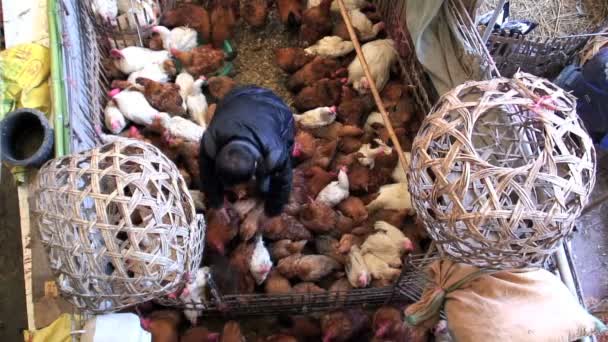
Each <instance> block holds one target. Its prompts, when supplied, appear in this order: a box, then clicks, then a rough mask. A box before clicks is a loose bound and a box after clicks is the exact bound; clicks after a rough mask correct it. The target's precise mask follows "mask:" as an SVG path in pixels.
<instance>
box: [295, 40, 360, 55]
mask: <svg viewBox="0 0 608 342" xmlns="http://www.w3.org/2000/svg"><path fill="white" fill-rule="evenodd" d="M354 49H355V46H354V45H353V43H352V42H351V41H349V40H343V39H342V38H340V37H338V36H327V37H323V38H321V39H320V40H319V41H317V42H316V43H315V44H314V45H311V46H309V47H308V48H306V49H305V50H304V51H306V52H307V53H309V54H313V55H317V56H323V57H334V58H335V57H342V56H345V55H348V54H349V53H351V52H353V50H354Z"/></svg>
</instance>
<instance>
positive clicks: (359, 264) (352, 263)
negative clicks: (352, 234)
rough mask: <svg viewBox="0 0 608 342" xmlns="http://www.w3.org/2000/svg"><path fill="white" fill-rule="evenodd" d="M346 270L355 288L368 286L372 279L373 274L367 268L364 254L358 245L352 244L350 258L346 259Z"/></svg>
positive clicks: (349, 280)
mask: <svg viewBox="0 0 608 342" xmlns="http://www.w3.org/2000/svg"><path fill="white" fill-rule="evenodd" d="M345 270H346V276H347V278H348V282H349V283H350V284H351V285H352V286H353V287H354V288H364V287H367V286H369V284H370V282H371V281H372V278H371V274H370V272H369V270H368V269H367V265H366V264H365V260H364V259H363V254H361V250H360V249H359V247H358V246H352V248H351V249H350V252H349V253H348V258H347V259H346V265H345Z"/></svg>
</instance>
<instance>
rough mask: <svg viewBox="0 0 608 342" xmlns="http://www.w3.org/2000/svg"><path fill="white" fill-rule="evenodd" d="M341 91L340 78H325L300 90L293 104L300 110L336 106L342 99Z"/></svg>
mask: <svg viewBox="0 0 608 342" xmlns="http://www.w3.org/2000/svg"><path fill="white" fill-rule="evenodd" d="M341 93H342V82H341V81H340V80H330V79H326V78H324V79H321V80H319V81H318V82H315V83H314V84H312V85H310V86H307V87H304V88H303V89H302V90H300V92H299V93H298V94H297V95H296V97H295V98H294V102H293V106H294V107H296V109H297V110H299V111H306V110H312V109H314V108H317V107H326V106H334V105H336V104H338V102H339V101H340V94H341Z"/></svg>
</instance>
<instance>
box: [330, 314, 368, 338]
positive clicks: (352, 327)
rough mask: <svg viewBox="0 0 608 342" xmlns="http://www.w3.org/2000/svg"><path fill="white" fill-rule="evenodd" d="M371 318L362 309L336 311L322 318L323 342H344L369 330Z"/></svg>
mask: <svg viewBox="0 0 608 342" xmlns="http://www.w3.org/2000/svg"><path fill="white" fill-rule="evenodd" d="M369 324H370V322H369V317H368V316H367V314H366V313H365V312H364V311H363V310H361V309H349V310H341V311H334V312H331V313H327V314H324V315H323V316H322V317H321V331H322V332H323V342H342V341H348V340H350V339H351V338H353V337H355V336H357V335H359V334H361V333H363V332H364V331H365V330H367V329H368V328H369Z"/></svg>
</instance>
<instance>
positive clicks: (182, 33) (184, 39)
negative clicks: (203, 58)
mask: <svg viewBox="0 0 608 342" xmlns="http://www.w3.org/2000/svg"><path fill="white" fill-rule="evenodd" d="M152 32H156V33H158V34H159V35H160V38H161V39H162V40H163V48H164V49H165V50H167V51H171V49H176V50H179V51H190V50H192V49H193V48H195V47H196V46H197V45H198V44H197V39H198V33H197V32H196V31H195V30H194V29H191V28H189V27H185V26H180V27H176V28H174V29H172V30H169V29H168V28H166V27H164V26H154V27H153V28H152Z"/></svg>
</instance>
